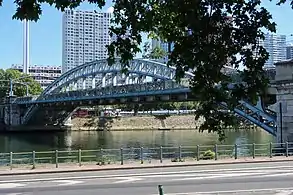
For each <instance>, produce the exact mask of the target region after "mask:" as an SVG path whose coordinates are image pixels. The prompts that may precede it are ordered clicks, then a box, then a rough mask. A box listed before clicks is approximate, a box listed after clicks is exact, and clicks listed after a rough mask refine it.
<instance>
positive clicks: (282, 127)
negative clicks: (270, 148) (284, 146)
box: [274, 60, 293, 143]
mask: <svg viewBox="0 0 293 195" xmlns="http://www.w3.org/2000/svg"><path fill="white" fill-rule="evenodd" d="M275 65H276V77H275V86H276V89H277V94H276V95H277V97H276V100H277V101H276V104H275V105H274V110H275V111H276V113H277V137H276V142H279V143H280V142H283V143H284V142H293V60H288V61H282V62H278V63H276V64H275Z"/></svg>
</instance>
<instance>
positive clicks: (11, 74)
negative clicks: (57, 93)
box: [0, 69, 42, 98]
mask: <svg viewBox="0 0 293 195" xmlns="http://www.w3.org/2000/svg"><path fill="white" fill-rule="evenodd" d="M22 77H23V78H22ZM11 79H12V80H13V93H14V95H15V96H25V95H26V85H25V84H27V86H28V92H29V94H30V95H38V94H40V93H41V92H42V88H41V86H40V84H39V83H38V82H36V81H35V80H34V79H33V78H32V77H29V75H26V74H23V73H21V72H19V71H18V70H13V69H7V70H3V69H0V98H3V97H6V96H8V95H9V90H10V80H11Z"/></svg>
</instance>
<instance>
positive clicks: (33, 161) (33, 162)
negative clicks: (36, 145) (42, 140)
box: [32, 151, 36, 169]
mask: <svg viewBox="0 0 293 195" xmlns="http://www.w3.org/2000/svg"><path fill="white" fill-rule="evenodd" d="M32 164H33V169H35V168H36V152H35V151H33V153H32Z"/></svg>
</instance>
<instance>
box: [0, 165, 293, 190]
mask: <svg viewBox="0 0 293 195" xmlns="http://www.w3.org/2000/svg"><path fill="white" fill-rule="evenodd" d="M292 181H293V162H282V163H255V164H251V163H249V164H237V165H236V164H235V165H210V166H197V167H178V168H156V169H136V170H117V171H97V172H96V171H92V172H79V173H60V174H56V173H55V174H36V175H17V176H13V175H11V176H0V195H4V194H5V195H30V194H37V195H39V194H42V195H55V194H56V193H58V195H91V194H95V195H97V194H99V195H100V194H101V195H157V194H158V189H157V188H158V187H157V186H158V185H159V184H161V185H163V188H164V192H165V195H201V194H205V195H208V194H223V195H224V194H240V195H248V194H249V195H252V194H256V195H290V194H292V195H293V182H292Z"/></svg>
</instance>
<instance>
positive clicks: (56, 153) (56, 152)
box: [55, 150, 58, 168]
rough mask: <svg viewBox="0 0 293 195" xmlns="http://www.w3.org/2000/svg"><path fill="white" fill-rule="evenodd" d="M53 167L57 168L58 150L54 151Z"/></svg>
mask: <svg viewBox="0 0 293 195" xmlns="http://www.w3.org/2000/svg"><path fill="white" fill-rule="evenodd" d="M55 165H56V168H58V150H55Z"/></svg>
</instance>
